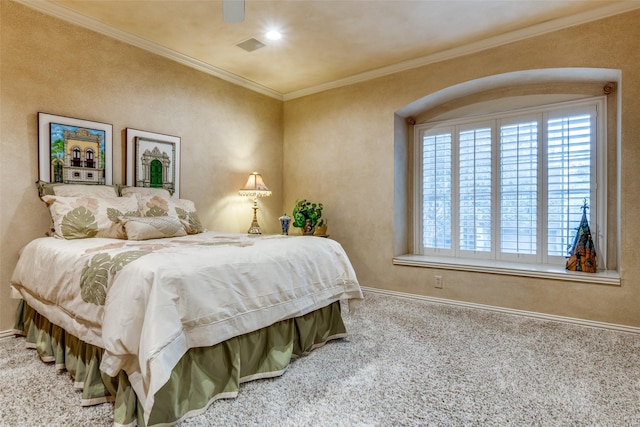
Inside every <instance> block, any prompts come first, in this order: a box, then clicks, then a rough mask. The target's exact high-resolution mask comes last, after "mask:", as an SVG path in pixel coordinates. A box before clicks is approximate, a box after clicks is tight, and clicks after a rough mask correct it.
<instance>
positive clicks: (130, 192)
mask: <svg viewBox="0 0 640 427" xmlns="http://www.w3.org/2000/svg"><path fill="white" fill-rule="evenodd" d="M120 195H121V196H122V197H131V196H134V195H140V196H159V197H165V198H169V197H171V193H170V192H169V190H167V189H166V188H151V187H122V188H121V189H120Z"/></svg>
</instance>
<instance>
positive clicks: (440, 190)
mask: <svg viewBox="0 0 640 427" xmlns="http://www.w3.org/2000/svg"><path fill="white" fill-rule="evenodd" d="M619 76H620V74H619V71H618V70H609V69H546V70H526V71H520V72H514V73H507V74H503V75H497V76H490V77H485V78H481V79H478V80H474V81H469V82H465V83H461V84H459V85H455V86H452V87H449V88H445V89H443V90H441V91H438V92H435V93H433V94H431V95H428V96H426V97H424V98H421V99H418V100H416V101H415V102H413V103H411V104H409V105H407V106H405V107H403V108H401V109H400V110H398V111H397V112H396V113H397V116H396V145H395V147H396V149H395V150H396V164H397V165H398V166H402V164H403V163H404V162H405V161H406V165H407V166H406V167H407V169H406V170H407V174H406V175H405V176H407V177H409V181H403V179H402V175H401V174H397V175H396V194H397V196H398V197H396V199H397V201H396V202H394V206H395V211H396V218H398V219H399V220H401V219H402V218H408V219H410V221H409V222H408V223H406V224H403V222H402V221H398V225H397V226H396V227H395V228H396V234H395V240H394V252H395V254H396V255H395V257H394V263H395V264H398V265H412V266H424V267H431V268H433V267H435V268H452V269H456V270H466V271H481V272H489V273H496V274H513V275H520V276H522V275H524V276H531V277H544V278H556V279H561V280H573V279H572V276H569V275H567V274H566V272H565V270H564V267H565V262H566V256H567V253H568V250H569V247H570V245H571V244H572V243H573V237H574V236H575V234H576V232H577V227H578V225H579V224H580V219H581V216H582V209H581V207H582V206H583V204H584V203H585V201H586V203H587V205H588V206H589V209H588V211H587V215H588V220H589V225H590V227H591V233H592V238H593V240H594V242H595V246H596V252H597V254H598V273H602V274H597V275H595V274H594V275H590V276H591V277H593V279H592V280H591V279H587V278H585V276H580V277H579V280H582V281H593V282H598V283H611V284H616V283H617V284H619V275H617V273H616V271H615V270H617V266H618V254H619V236H618V222H619V212H618V210H617V197H618V193H617V188H618V186H619V183H618V181H617V177H618V176H619V174H618V173H617V172H616V171H617V170H618V168H619V164H620V163H619V159H618V153H619V151H618V147H617V144H618V135H619V130H618V128H617V124H618V120H616V117H617V116H618V114H619V111H618V96H619V95H618V87H617V86H616V83H611V82H616V81H618V79H619ZM399 119H402V120H399ZM403 139H404V140H405V141H407V142H405V145H403V144H402V140H403ZM405 159H406V160H405ZM405 189H406V190H405ZM405 248H406V249H405ZM405 254H406V255H405ZM605 270H606V271H605ZM576 280H578V279H576Z"/></svg>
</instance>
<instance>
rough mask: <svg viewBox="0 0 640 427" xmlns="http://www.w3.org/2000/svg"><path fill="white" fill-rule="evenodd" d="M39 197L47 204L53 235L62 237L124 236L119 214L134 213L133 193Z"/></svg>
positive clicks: (114, 237)
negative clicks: (117, 195) (123, 194)
mask: <svg viewBox="0 0 640 427" xmlns="http://www.w3.org/2000/svg"><path fill="white" fill-rule="evenodd" d="M42 200H44V201H45V203H47V205H48V206H49V212H51V218H52V219H53V229H54V233H55V235H56V236H58V237H62V238H64V239H85V238H88V237H109V238H112V239H126V238H127V235H126V234H125V231H124V226H123V225H122V223H121V221H120V217H122V216H136V215H138V202H137V200H136V199H135V197H110V198H98V197H89V196H84V197H62V196H44V197H42Z"/></svg>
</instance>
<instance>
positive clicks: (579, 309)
mask: <svg viewBox="0 0 640 427" xmlns="http://www.w3.org/2000/svg"><path fill="white" fill-rule="evenodd" d="M638 22H640V12H637V11H634V12H631V13H627V14H624V15H619V16H614V17H611V18H607V19H603V20H600V21H596V22H592V23H589V24H585V25H581V26H576V27H573V28H569V29H565V30H562V31H556V32H553V33H549V34H546V35H543V36H539V37H536V38H532V39H528V40H524V41H520V42H515V43H511V44H508V45H505V46H501V47H497V48H493V49H489V50H486V51H483V52H479V53H476V54H471V55H466V56H464V57H460V58H455V59H451V60H448V61H443V62H439V63H434V64H430V65H426V66H423V67H420V68H417V69H413V70H409V71H404V72H400V73H397V74H394V75H390V76H386V77H382V78H379V79H376V80H372V81H368V82H363V83H359V84H354V85H351V86H347V87H343V88H338V89H333V90H330V91H326V92H323V93H318V94H314V95H310V96H307V97H304V98H300V99H295V100H291V101H287V102H285V116H284V123H285V132H284V135H285V139H284V167H285V171H286V174H285V175H286V178H285V181H284V202H285V205H292V204H293V203H294V202H295V200H296V198H301V197H306V198H311V199H313V200H315V201H322V202H323V203H324V204H325V212H326V214H325V215H326V217H328V219H329V224H330V225H329V231H328V232H329V234H331V236H332V237H333V238H335V239H336V240H338V241H340V242H341V243H342V244H343V246H344V247H345V249H346V250H347V252H348V254H349V256H350V258H351V260H352V262H353V264H354V267H355V269H356V272H357V274H358V277H359V279H360V281H361V283H362V284H363V285H366V286H371V287H376V288H384V289H390V290H395V291H402V292H409V293H414V294H421V295H429V296H435V297H442V298H450V299H454V300H462V301H467V302H473V303H481V304H489V305H494V306H502V307H509V308H515V309H520V310H530V311H536V312H542V313H549V314H555V315H563V316H571V317H578V318H585V319H591V320H597V321H604V322H612V323H620V324H628V325H635V326H640V310H638V309H637V305H638V301H639V300H640V279H639V278H640V263H638V262H637V257H638V254H639V252H638V249H637V243H636V242H637V238H636V236H637V235H638V233H639V232H640V216H639V215H638V214H637V212H638V211H639V210H640V209H639V208H640V188H639V186H640V179H639V178H638V172H637V170H638V168H637V164H638V157H639V155H640V144H638V137H639V136H640V135H639V134H640V121H638V119H637V118H638V117H639V116H640V96H639V95H640V72H639V71H638V70H640V56H638V55H634V54H633V52H634V51H635V50H637V46H638V40H640V27H639V26H638V25H637V23H638ZM561 67H595V68H611V69H619V70H621V71H622V96H621V106H622V110H621V111H622V134H621V150H622V156H621V158H622V165H621V166H622V172H621V174H622V175H621V189H620V191H621V194H622V197H621V211H620V218H621V219H620V227H621V232H622V240H621V242H620V248H621V253H620V258H619V259H620V271H621V275H622V286H602V285H593V284H586V283H574V282H562V281H554V280H543V279H531V278H522V277H515V276H503V275H493V274H482V273H468V272H463V271H451V270H446V271H444V270H442V271H438V270H434V269H429V268H417V267H405V266H394V265H393V264H392V257H393V254H394V239H395V247H396V250H397V247H398V246H401V245H403V244H404V242H403V239H402V238H399V237H398V236H397V235H394V228H395V229H396V230H398V231H399V232H402V230H403V229H404V227H405V224H399V223H398V221H402V217H401V216H397V215H396V217H394V197H396V198H400V199H403V198H405V199H406V194H405V193H403V192H402V191H398V188H394V179H401V178H402V173H401V171H398V170H397V168H396V169H394V159H396V157H395V154H396V152H397V148H398V147H394V138H395V137H396V136H397V134H394V132H398V133H400V134H401V133H402V130H399V129H397V127H396V126H394V120H395V119H394V112H396V111H397V110H399V109H401V108H402V107H404V106H406V105H408V104H410V103H412V102H414V101H416V100H418V99H421V98H423V97H425V96H427V95H429V94H431V93H434V92H436V91H439V90H442V89H444V88H447V87H450V86H453V85H457V84H460V83H463V82H467V81H471V80H475V79H480V78H483V77H486V76H491V75H496V74H502V73H509V72H515V71H522V70H531V69H541V68H561ZM398 154H399V155H400V156H404V155H406V153H403V152H402V150H400V151H399V152H398ZM304 159H310V160H309V161H305V160H304ZM398 163H402V160H398V161H396V162H395V164H396V166H397V164H398ZM394 221H395V222H396V223H395V224H394ZM434 274H439V275H442V276H443V278H444V283H445V286H444V289H435V288H434V283H433V280H434V279H433V276H434Z"/></svg>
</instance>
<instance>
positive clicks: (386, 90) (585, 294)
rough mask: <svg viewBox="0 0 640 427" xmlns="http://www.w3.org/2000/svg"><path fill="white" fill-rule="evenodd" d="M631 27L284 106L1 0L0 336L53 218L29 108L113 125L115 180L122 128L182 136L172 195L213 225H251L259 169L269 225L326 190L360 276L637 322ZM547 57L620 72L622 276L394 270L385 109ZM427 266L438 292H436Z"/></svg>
mask: <svg viewBox="0 0 640 427" xmlns="http://www.w3.org/2000/svg"><path fill="white" fill-rule="evenodd" d="M637 22H640V12H633V13H628V14H625V15H620V16H616V17H612V18H608V19H605V20H601V21H597V22H594V23H590V24H587V25H583V26H579V27H574V28H570V29H567V30H563V31H558V32H554V33H551V34H547V35H544V36H541V37H537V38H535V39H530V40H525V41H521V42H517V43H513V44H510V45H506V46H502V47H499V48H495V49H491V50H487V51H484V52H481V53H477V54H473V55H468V56H465V57H461V58H457V59H453V60H449V61H444V62H441V63H437V64H432V65H428V66H424V67H421V68H418V69H414V70H409V71H405V72H402V73H397V74H394V75H391V76H387V77H383V78H379V79H376V80H373V81H369V82H365V83H360V84H354V85H351V86H347V87H343V88H339V89H335V90H331V91H327V92H323V93H319V94H315V95H311V96H307V97H304V98H300V99H296V100H292V101H287V102H285V103H284V113H283V103H282V102H280V101H277V100H273V99H271V98H268V97H265V96H262V95H258V94H255V93H253V92H251V91H248V90H245V89H243V88H240V87H237V86H234V85H232V84H230V83H227V82H224V81H221V80H219V79H217V78H214V77H211V76H209V75H206V74H203V73H200V72H198V71H194V70H192V69H189V68H186V67H184V66H181V65H179V64H177V63H174V62H171V61H169V60H166V59H163V58H160V57H158V56H155V55H153V54H150V53H148V52H145V51H142V50H140V49H137V48H135V47H131V46H128V45H126V44H123V43H120V42H118V41H115V40H112V39H109V38H107V37H104V36H101V35H98V34H96V33H92V32H91V31H88V30H85V29H81V28H79V27H75V26H73V25H70V24H67V23H65V22H63V21H60V20H57V19H53V18H51V17H48V16H45V15H42V14H40V13H37V12H34V11H32V10H31V9H29V8H26V7H24V6H22V5H18V4H15V3H12V2H10V1H7V0H0V37H1V39H0V114H1V116H0V161H1V164H2V166H1V169H0V200H1V204H0V283H2V285H0V331H3V330H7V329H10V328H11V326H12V322H13V310H14V307H15V301H13V300H11V299H10V298H9V286H8V283H9V279H10V275H11V271H12V270H13V267H14V265H15V262H16V260H17V256H18V250H19V249H20V247H22V246H23V245H24V244H25V243H26V242H28V241H29V240H31V239H33V238H35V237H39V236H42V235H43V233H44V232H45V231H46V229H47V228H48V225H49V218H48V213H47V211H46V209H45V207H44V205H43V204H42V202H40V201H39V200H38V198H37V195H36V191H35V186H34V185H33V183H34V182H35V181H36V180H37V179H38V169H37V164H38V158H37V138H38V135H37V112H38V111H42V112H47V113H51V114H58V115H66V116H71V117H78V118H82V119H87V120H95V121H101V122H107V123H111V124H113V130H114V177H113V178H114V182H116V183H118V182H123V178H124V157H123V153H124V133H123V131H124V129H125V128H127V127H133V128H137V129H143V130H148V131H152V132H159V133H166V134H171V135H178V136H180V137H182V176H181V196H182V197H183V198H188V199H192V200H194V201H195V202H196V206H197V207H198V211H199V213H200V215H201V217H202V219H203V222H204V223H205V225H206V226H207V227H209V228H212V229H219V230H227V231H240V232H244V231H245V230H246V228H247V227H248V225H249V223H250V215H251V212H250V207H249V206H250V204H249V203H248V202H247V201H245V200H243V199H241V198H240V197H239V196H237V188H239V187H240V186H241V185H242V184H243V183H244V181H245V180H246V176H247V174H248V172H250V171H252V170H254V169H258V170H259V171H261V172H262V173H263V176H264V177H265V180H266V183H267V185H269V187H270V188H271V189H272V190H274V195H273V196H272V197H270V198H267V199H263V200H261V206H262V209H261V210H260V215H261V218H260V222H261V225H262V226H263V228H265V229H266V231H267V232H272V233H276V232H278V229H279V227H278V221H277V217H278V216H279V215H280V214H281V213H282V211H286V212H287V213H289V214H290V213H291V208H292V207H293V205H294V203H295V200H296V199H298V198H308V199H311V200H313V201H322V202H323V203H324V204H325V211H324V216H325V217H326V218H328V220H329V227H330V228H329V233H330V234H331V236H332V237H333V238H335V239H336V240H338V241H340V242H341V243H342V244H343V246H344V247H345V249H346V250H347V252H348V254H349V256H350V258H351V260H352V262H353V264H354V267H355V269H356V272H357V274H358V277H359V279H360V281H361V283H362V285H364V286H371V287H377V288H384V289H390V290H396V291H403V292H409V293H415V294H422V295H430V296H436V297H443V298H451V299H457V300H462V301H468V302H475V303H482V304H490V305H496V306H503V307H511V308H516V309H522V310H531V311H538V312H543V313H551V314H557V315H565V316H572V317H578V318H586V319H592V320H598V321H605V322H613V323H621V324H628V325H634V326H640V310H637V306H638V301H639V299H640V279H638V277H640V263H637V262H636V258H637V256H638V249H636V243H635V242H636V237H635V234H637V233H638V232H639V231H640V219H638V215H637V214H636V211H637V210H638V208H640V188H638V187H639V186H640V180H639V179H638V177H637V173H636V172H635V171H636V169H637V166H636V165H637V164H638V160H640V144H638V142H637V141H638V138H639V137H640V121H638V120H637V117H640V78H639V76H640V74H639V72H638V71H637V70H640V57H639V56H638V55H635V54H633V52H635V50H636V49H637V40H640V28H638V26H637ZM550 67H554V68H555V67H603V68H615V69H620V70H622V84H623V90H622V97H621V105H622V137H621V150H622V172H621V174H622V178H621V181H622V184H621V193H622V198H621V212H620V216H621V221H620V227H621V230H622V239H621V244H620V247H621V254H620V270H621V273H622V286H620V287H612V286H599V285H590V284H582V283H571V282H560V281H552V280H541V279H526V278H518V277H511V276H498V275H489V274H480V273H464V272H454V271H434V270H432V269H427V268H415V267H401V266H394V265H393V264H392V261H391V260H392V256H393V254H394V239H395V242H396V246H397V245H398V244H399V245H405V244H406V241H405V239H403V238H398V237H397V233H402V232H403V230H406V228H407V224H406V223H403V215H398V213H397V212H396V211H394V197H395V198H403V197H407V195H406V192H405V191H403V189H402V188H396V187H395V186H394V183H395V182H396V180H397V179H402V177H403V174H404V173H405V171H403V170H402V167H403V165H404V164H406V159H407V156H408V153H407V152H406V147H403V146H402V145H401V144H400V145H399V144H397V141H396V139H397V138H398V136H402V135H403V133H404V130H402V129H401V128H399V127H398V125H399V124H401V123H402V120H400V119H398V118H397V117H395V116H394V113H395V112H396V111H398V110H399V109H400V108H402V107H404V106H406V105H408V104H410V103H412V102H413V101H415V100H417V99H420V98H422V97H424V96H427V95H429V94H431V93H433V92H436V91H438V90H441V89H443V88H447V87H449V86H452V85H456V84H459V83H462V82H465V81H469V80H473V79H478V78H482V77H485V76H490V75H494V74H500V73H506V72H512V71H520V70H527V69H534V68H550ZM394 230H395V234H394ZM398 242H400V243H398ZM434 274H440V275H442V276H443V277H444V282H445V286H444V289H441V290H437V289H434V287H433V276H434Z"/></svg>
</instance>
